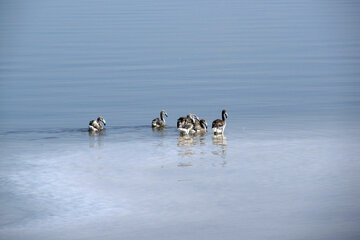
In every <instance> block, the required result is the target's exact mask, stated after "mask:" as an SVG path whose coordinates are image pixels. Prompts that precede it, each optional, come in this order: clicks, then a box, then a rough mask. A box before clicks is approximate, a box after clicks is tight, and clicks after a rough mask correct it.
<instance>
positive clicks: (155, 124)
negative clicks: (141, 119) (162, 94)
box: [151, 110, 168, 128]
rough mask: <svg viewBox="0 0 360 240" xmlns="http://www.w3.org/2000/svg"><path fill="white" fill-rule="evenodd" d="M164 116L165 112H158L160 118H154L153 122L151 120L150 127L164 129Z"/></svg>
mask: <svg viewBox="0 0 360 240" xmlns="http://www.w3.org/2000/svg"><path fill="white" fill-rule="evenodd" d="M164 116H166V117H167V116H168V115H167V113H166V112H165V110H161V112H160V118H155V119H154V120H152V123H151V126H152V127H153V128H162V127H165V125H166V121H165V118H164Z"/></svg>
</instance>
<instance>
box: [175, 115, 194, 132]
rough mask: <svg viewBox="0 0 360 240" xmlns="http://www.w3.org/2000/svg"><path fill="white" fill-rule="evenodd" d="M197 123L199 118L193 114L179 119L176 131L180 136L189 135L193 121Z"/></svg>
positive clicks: (192, 127)
mask: <svg viewBox="0 0 360 240" xmlns="http://www.w3.org/2000/svg"><path fill="white" fill-rule="evenodd" d="M196 120H198V121H199V117H198V116H196V115H195V114H192V113H190V114H188V115H187V116H186V117H180V118H179V119H178V120H177V129H178V131H179V132H180V133H181V134H189V133H190V131H191V130H193V129H194V126H195V121H196Z"/></svg>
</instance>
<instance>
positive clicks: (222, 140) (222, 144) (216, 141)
mask: <svg viewBox="0 0 360 240" xmlns="http://www.w3.org/2000/svg"><path fill="white" fill-rule="evenodd" d="M212 143H213V145H216V146H218V147H217V149H216V150H214V151H212V154H214V155H216V156H221V157H222V158H225V157H226V146H227V141H226V137H225V136H224V135H214V136H213V137H212ZM225 164H226V162H225V161H224V163H223V166H225Z"/></svg>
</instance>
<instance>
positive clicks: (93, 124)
mask: <svg viewBox="0 0 360 240" xmlns="http://www.w3.org/2000/svg"><path fill="white" fill-rule="evenodd" d="M101 123H103V124H104V126H105V125H106V121H105V119H104V118H103V117H101V116H99V117H98V118H97V119H96V120H91V121H90V122H89V131H91V132H98V131H101V130H103V129H104V126H103V125H102V124H101Z"/></svg>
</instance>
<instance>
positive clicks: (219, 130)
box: [211, 109, 228, 135]
mask: <svg viewBox="0 0 360 240" xmlns="http://www.w3.org/2000/svg"><path fill="white" fill-rule="evenodd" d="M221 116H222V120H220V119H216V120H214V121H213V122H212V126H211V128H212V130H213V131H214V134H215V135H217V134H223V133H224V131H225V127H226V118H227V117H228V114H227V112H226V110H225V109H224V110H222V113H221Z"/></svg>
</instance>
